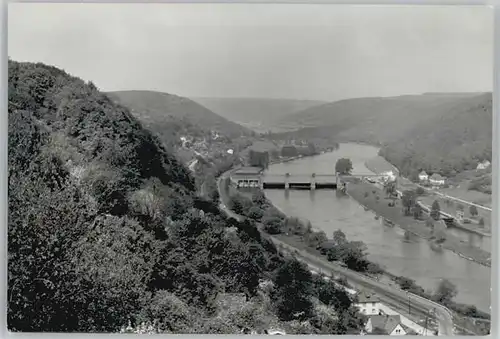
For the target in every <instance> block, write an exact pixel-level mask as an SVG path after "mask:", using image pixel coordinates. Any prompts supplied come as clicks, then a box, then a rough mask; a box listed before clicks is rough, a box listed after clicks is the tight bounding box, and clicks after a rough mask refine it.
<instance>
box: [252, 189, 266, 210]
mask: <svg viewBox="0 0 500 339" xmlns="http://www.w3.org/2000/svg"><path fill="white" fill-rule="evenodd" d="M252 202H253V203H254V204H257V205H258V206H263V205H264V204H266V203H267V199H266V196H265V195H264V193H263V192H262V191H261V190H258V191H256V192H254V193H253V194H252Z"/></svg>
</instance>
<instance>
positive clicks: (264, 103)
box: [192, 98, 325, 132]
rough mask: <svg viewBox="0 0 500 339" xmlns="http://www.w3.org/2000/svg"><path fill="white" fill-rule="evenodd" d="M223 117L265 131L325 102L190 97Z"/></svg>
mask: <svg viewBox="0 0 500 339" xmlns="http://www.w3.org/2000/svg"><path fill="white" fill-rule="evenodd" d="M192 99H193V100H194V101H196V102H198V103H200V104H201V105H203V106H205V107H207V108H208V109H210V110H211V111H213V112H215V113H217V114H219V115H221V116H223V117H224V118H226V119H228V120H231V121H234V122H237V123H240V124H243V125H245V126H251V127H252V128H255V129H257V130H262V131H265V132H267V131H268V130H269V128H270V127H273V129H274V128H277V127H279V123H277V122H278V121H280V120H281V119H283V118H285V117H287V116H290V115H293V114H295V113H296V112H300V111H303V110H305V109H308V108H310V107H313V106H319V105H322V104H325V102H323V101H316V100H292V99H268V98H192Z"/></svg>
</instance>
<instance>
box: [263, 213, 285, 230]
mask: <svg viewBox="0 0 500 339" xmlns="http://www.w3.org/2000/svg"><path fill="white" fill-rule="evenodd" d="M262 224H263V225H264V230H265V231H266V232H267V233H269V234H279V233H281V228H282V226H283V220H282V219H281V218H280V217H278V216H273V215H265V216H264V217H263V218H262Z"/></svg>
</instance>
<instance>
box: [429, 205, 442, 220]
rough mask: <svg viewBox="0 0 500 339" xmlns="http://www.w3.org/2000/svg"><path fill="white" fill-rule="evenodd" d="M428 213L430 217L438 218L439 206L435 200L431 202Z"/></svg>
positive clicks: (439, 213)
mask: <svg viewBox="0 0 500 339" xmlns="http://www.w3.org/2000/svg"><path fill="white" fill-rule="evenodd" d="M430 215H431V218H432V219H434V220H439V217H440V215H441V208H440V206H439V202H438V201H437V200H434V202H433V203H432V207H431V213H430Z"/></svg>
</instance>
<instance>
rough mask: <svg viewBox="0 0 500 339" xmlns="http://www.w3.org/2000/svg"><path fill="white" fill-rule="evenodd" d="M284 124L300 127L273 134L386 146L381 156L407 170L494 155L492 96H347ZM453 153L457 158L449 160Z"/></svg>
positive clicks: (465, 165) (457, 168) (468, 162)
mask: <svg viewBox="0 0 500 339" xmlns="http://www.w3.org/2000/svg"><path fill="white" fill-rule="evenodd" d="M280 123H281V124H282V125H283V126H287V127H288V128H290V129H296V130H293V131H289V132H286V133H281V134H276V135H273V136H272V137H273V138H284V139H293V138H299V139H311V138H319V137H321V138H331V139H334V140H335V141H358V142H368V143H372V144H376V145H381V146H382V150H381V154H383V155H384V156H385V157H386V158H387V160H389V161H391V162H392V163H393V164H394V165H396V166H398V167H400V169H401V170H402V172H403V173H405V172H408V171H409V170H410V169H413V168H415V167H422V168H427V169H429V170H430V169H431V168H433V169H434V170H442V169H444V168H447V167H450V166H455V169H454V170H455V171H461V170H464V169H468V168H470V167H471V166H473V163H474V161H475V160H474V159H477V158H483V157H484V158H491V142H492V141H491V126H492V117H491V94H482V93H451V94H448V93H427V94H423V95H406V96H398V97H389V98H359V99H348V100H341V101H337V102H333V103H328V104H324V105H321V106H317V107H312V108H310V109H307V110H304V111H302V112H298V113H296V114H294V115H292V116H288V117H286V118H284V119H282V120H281V121H280ZM301 127H302V128H301ZM403 150H406V151H405V152H406V153H405V154H406V155H405V156H406V158H405V159H406V160H405V159H403V155H402V153H403ZM410 151H411V152H410ZM408 154H411V159H410V158H408ZM450 157H453V158H454V160H452V161H451V160H450V161H448V160H446V159H449V158H450ZM458 158H460V159H461V160H460V163H458V160H457V159H458ZM445 163H446V165H445ZM447 171H448V170H447Z"/></svg>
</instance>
